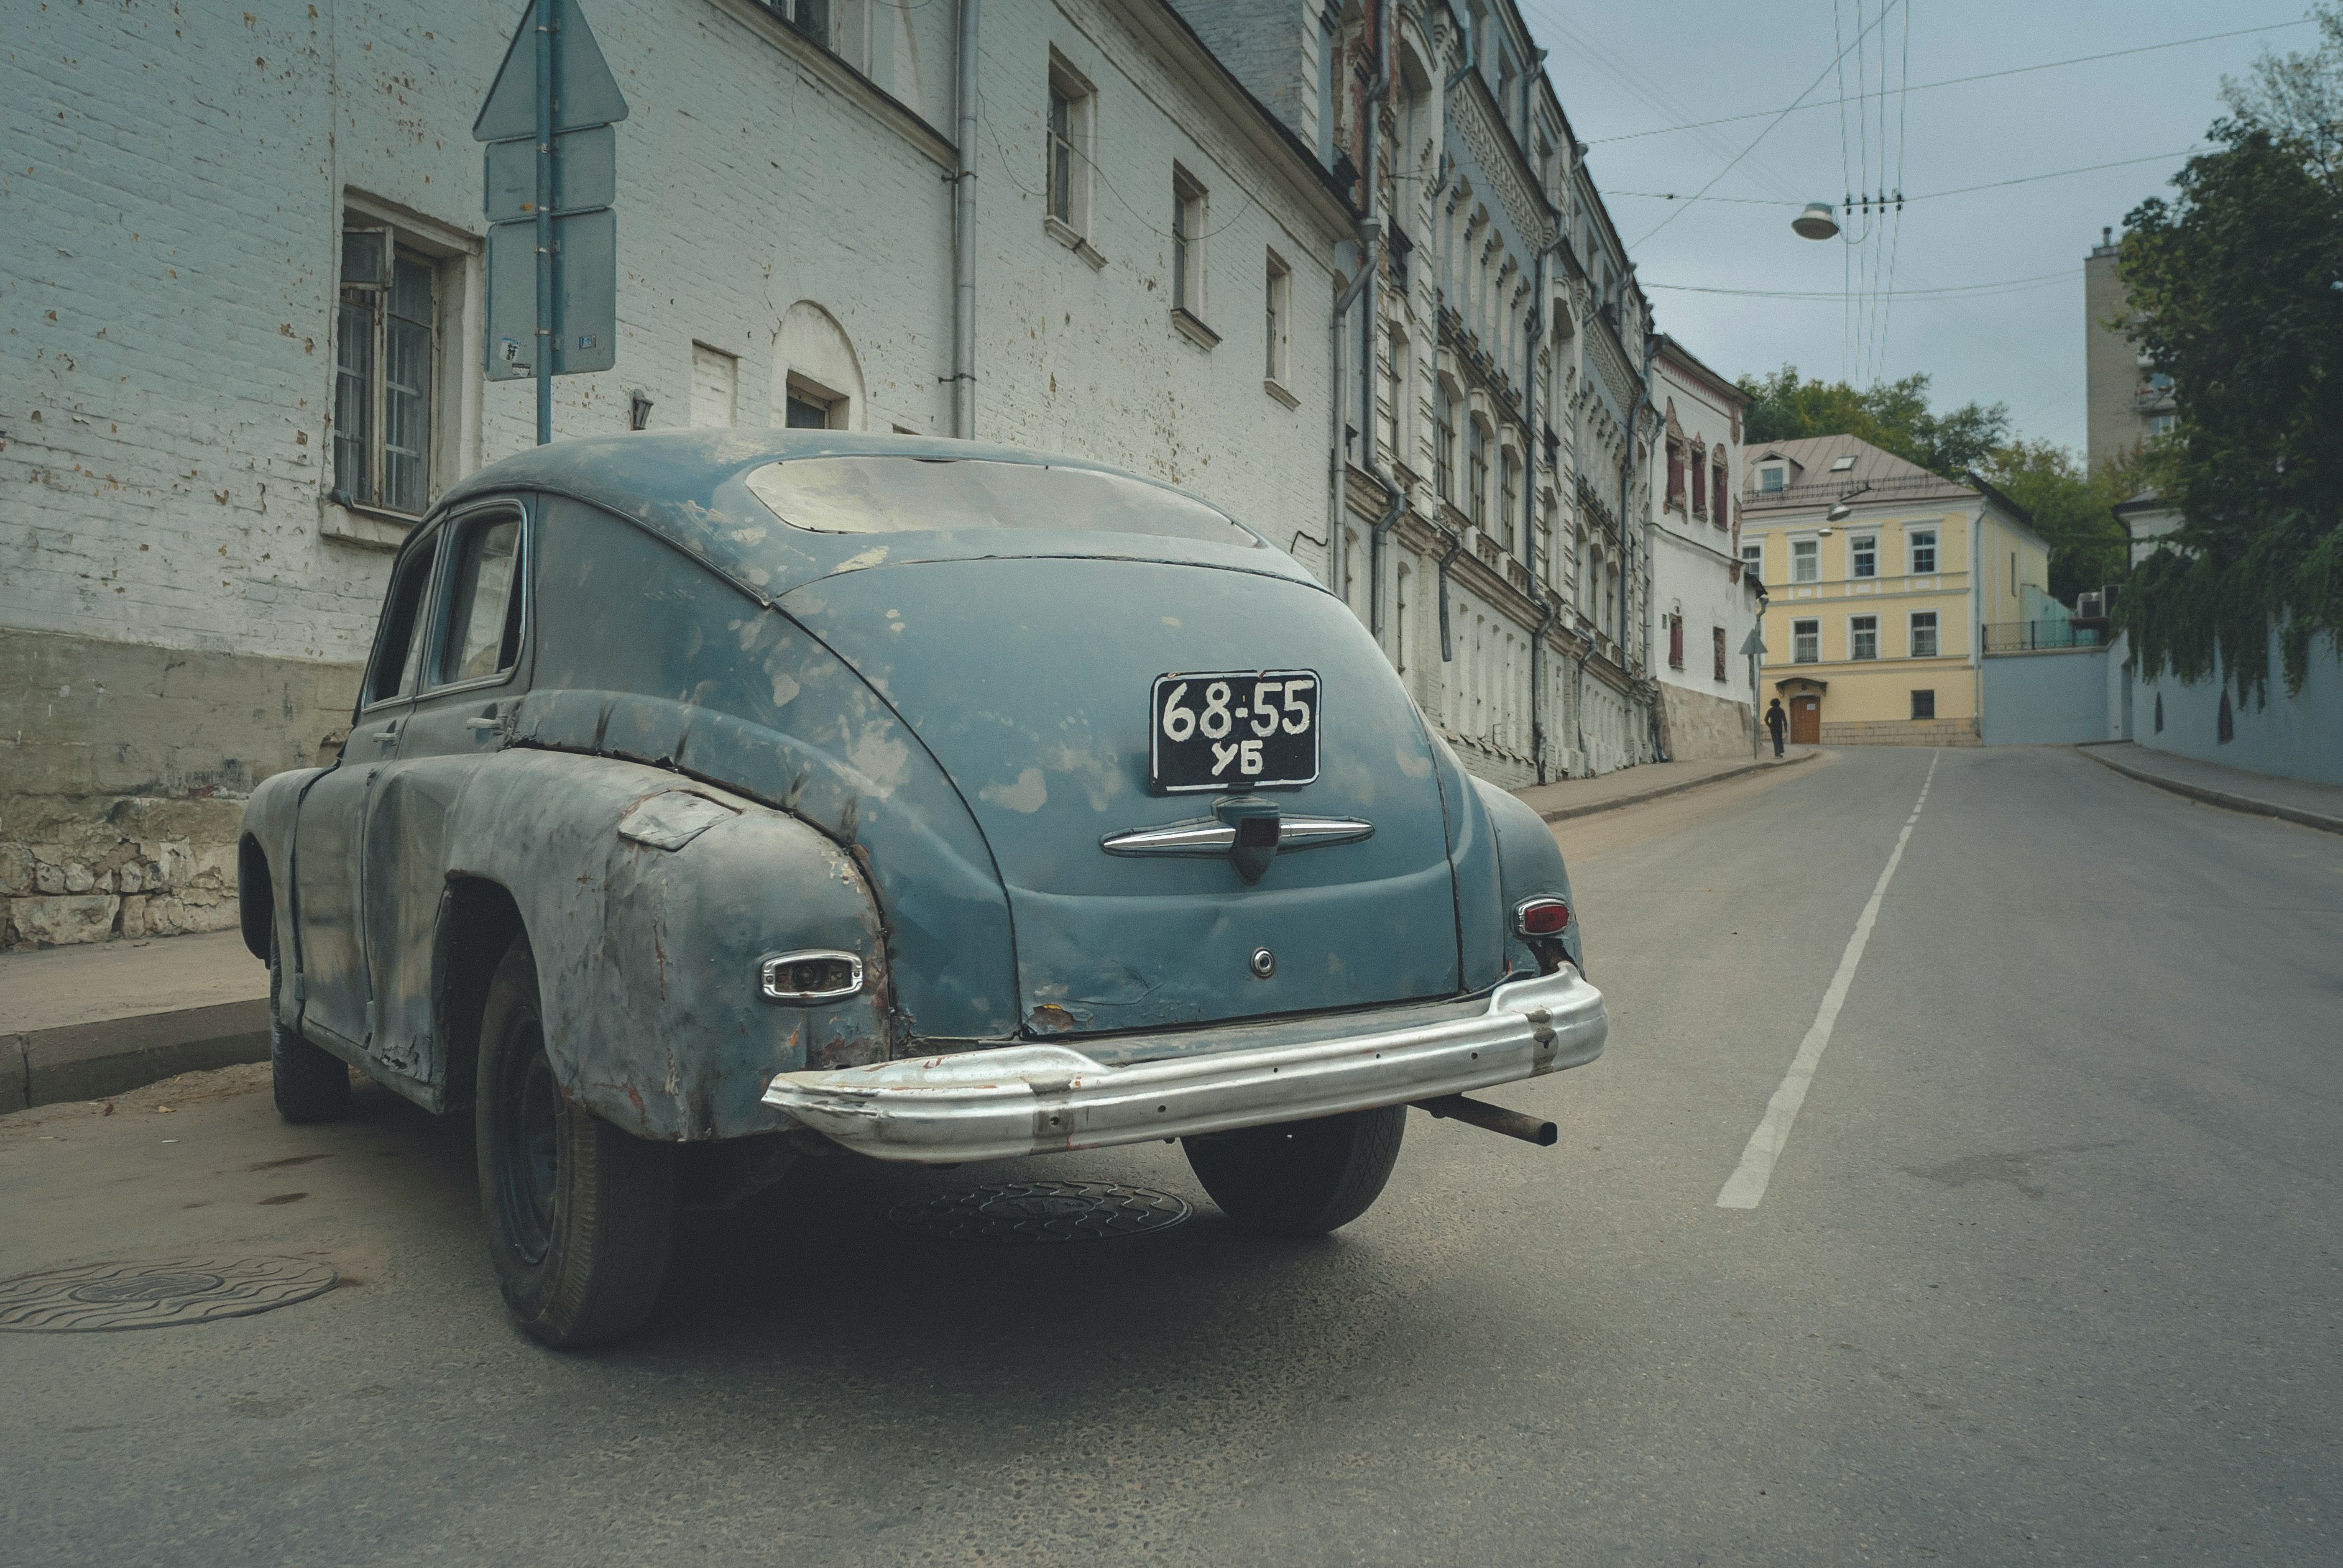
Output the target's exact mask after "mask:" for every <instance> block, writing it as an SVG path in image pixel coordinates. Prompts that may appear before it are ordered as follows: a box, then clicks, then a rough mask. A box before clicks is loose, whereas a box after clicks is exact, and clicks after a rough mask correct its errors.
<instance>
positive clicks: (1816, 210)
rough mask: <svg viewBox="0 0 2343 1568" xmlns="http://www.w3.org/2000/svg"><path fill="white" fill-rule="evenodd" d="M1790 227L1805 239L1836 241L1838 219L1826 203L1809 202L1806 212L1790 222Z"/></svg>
mask: <svg viewBox="0 0 2343 1568" xmlns="http://www.w3.org/2000/svg"><path fill="white" fill-rule="evenodd" d="M1790 226H1791V227H1792V228H1793V229H1795V230H1796V231H1797V233H1798V235H1799V236H1800V237H1801V238H1805V239H1836V238H1837V237H1838V219H1837V217H1836V216H1834V215H1833V213H1832V211H1831V204H1830V203H1828V202H1826V201H1810V202H1808V203H1807V204H1806V210H1805V211H1804V212H1802V213H1800V214H1799V215H1798V216H1795V217H1794V218H1792V219H1791V220H1790Z"/></svg>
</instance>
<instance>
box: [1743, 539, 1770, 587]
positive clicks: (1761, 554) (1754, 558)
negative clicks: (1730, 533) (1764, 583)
mask: <svg viewBox="0 0 2343 1568" xmlns="http://www.w3.org/2000/svg"><path fill="white" fill-rule="evenodd" d="M1741 564H1742V565H1743V566H1745V567H1747V568H1749V569H1750V570H1751V571H1752V572H1755V574H1756V575H1757V576H1758V577H1760V578H1763V577H1764V576H1765V543H1764V542H1763V541H1762V540H1758V539H1750V540H1747V541H1745V543H1744V544H1743V545H1742V547H1741Z"/></svg>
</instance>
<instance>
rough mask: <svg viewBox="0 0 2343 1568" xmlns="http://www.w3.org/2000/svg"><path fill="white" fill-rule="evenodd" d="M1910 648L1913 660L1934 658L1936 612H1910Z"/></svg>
mask: <svg viewBox="0 0 2343 1568" xmlns="http://www.w3.org/2000/svg"><path fill="white" fill-rule="evenodd" d="M1911 646H1912V657H1913V658H1936V611H1935V610H1932V609H1916V610H1914V611H1913V612H1912V645H1911Z"/></svg>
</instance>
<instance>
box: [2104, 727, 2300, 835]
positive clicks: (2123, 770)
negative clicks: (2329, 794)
mask: <svg viewBox="0 0 2343 1568" xmlns="http://www.w3.org/2000/svg"><path fill="white" fill-rule="evenodd" d="M2102 744H2104V743H2102ZM2075 749H2076V750H2077V751H2079V752H2081V753H2082V754H2083V755H2084V756H2086V757H2087V758H2089V759H2091V760H2092V761H2094V762H2096V763H2097V764H2098V765H2099V766H2100V767H2102V768H2105V769H2110V770H2112V771H2114V772H2117V773H2120V774H2122V775H2123V776H2124V777H2125V778H2127V779H2138V780H2139V781H2140V782H2141V783H2143V784H2153V785H2155V786H2156V787H2157V789H2169V790H2171V791H2172V792H2173V793H2174V794H2175V795H2186V796H2187V797H2188V798H2189V799H2192V800H2202V801H2204V802H2205V804H2207V806H2221V807H2226V808H2227V809H2229V810H2232V811H2244V812H2247V813H2248V814H2250V815H2252V816H2256V817H2277V818H2278V819H2282V820H2284V821H2288V822H2298V823H2300V824H2301V825H2302V826H2304V827H2306V828H2318V829H2324V830H2325V831H2327V832H2329V833H2343V817H2329V816H2328V815H2326V814H2325V813H2324V812H2320V811H2306V810H2304V809H2302V808H2301V807H2299V806H2282V805H2280V804H2278V802H2277V801H2275V800H2260V799H2255V798H2254V797H2253V796H2251V795H2235V794H2231V793H2230V792H2229V791H2228V790H2227V789H2207V787H2206V786H2204V785H2202V784H2185V783H2183V782H2181V781H2180V780H2179V779H2167V778H2166V777H2165V776H2164V775H2162V774H2160V773H2151V772H2149V771H2148V770H2147V769H2145V768H2127V767H2126V766H2125V765H2124V764H2122V763H2120V762H2118V761H2117V760H2116V759H2114V758H2112V757H2102V756H2100V755H2099V754H2098V753H2097V752H2096V751H2093V750H2091V749H2090V748H2089V744H2088V743H2086V744H2084V745H2079V746H2077V747H2076V748H2075Z"/></svg>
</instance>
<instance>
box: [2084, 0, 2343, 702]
mask: <svg viewBox="0 0 2343 1568" xmlns="http://www.w3.org/2000/svg"><path fill="white" fill-rule="evenodd" d="M2319 23H2320V26H2321V31H2322V33H2323V35H2324V43H2323V45H2322V47H2321V48H2320V50H2319V51H2318V53H2316V54H2314V55H2290V56H2287V57H2285V58H2284V59H2278V58H2277V57H2274V56H2265V58H2264V60H2263V62H2262V64H2261V65H2260V66H2258V68H2257V71H2256V74H2255V78H2254V80H2253V82H2251V83H2249V84H2247V85H2238V84H2236V83H2230V84H2228V88H2229V96H2230V105H2231V107H2232V109H2233V110H2235V111H2236V113H2235V115H2234V116H2233V117H2231V118H2228V119H2225V120H2221V121H2217V122H2216V123H2215V125H2214V126H2213V130H2212V136H2213V139H2215V140H2216V141H2217V142H2219V143H2220V144H2222V145H2221V146H2220V147H2219V149H2218V150H2217V151H2214V152H2210V153H2206V154H2204V155H2202V156H2198V157H2196V158H2192V159H2190V160H2189V162H2188V164H2187V167H2185V168H2184V169H2182V171H2181V172H2180V174H2179V175H2178V176H2177V177H2176V178H2175V179H2174V181H2173V185H2174V186H2175V187H2176V194H2175V195H2174V196H2172V197H2171V198H2170V199H2169V200H2167V199H2166V198H2164V197H2161V196H2157V197H2152V198H2150V199H2149V200H2147V201H2146V202H2143V203H2141V204H2140V206H2138V207H2137V208H2136V209H2134V210H2133V212H2132V213H2131V215H2130V216H2129V217H2128V218H2127V220H2126V227H2127V231H2128V232H2127V234H2126V236H2125V238H2124V242H2123V250H2122V254H2121V256H2120V257H2119V259H2118V261H2117V268H2118V271H2119V273H2120V275H2121V276H2122V278H2123V281H2124V285H2125V287H2126V289H2127V293H2128V296H2129V300H2130V316H2129V317H2128V319H2127V321H2126V323H2125V326H2126V327H2127V330H2128V331H2129V332H2130V334H2131V336H2132V337H2133V338H2134V339H2135V340H2136V341H2137V343H2138V344H2139V345H2140V347H2141V349H2142V351H2143V353H2144V355H2145V356H2146V357H2147V361H2148V363H2149V364H2150V365H2151V366H2152V367H2154V368H2156V369H2157V370H2159V371H2162V372H2164V373H2165V374H2167V375H2169V376H2170V377H2172V378H2173V381H2174V384H2175V385H2174V397H2175V403H2176V407H2177V413H2178V416H2179V417H2178V420H2177V426H2176V428H2175V429H2174V431H2173V432H2172V434H2171V435H2170V436H2168V437H2166V438H2165V439H2164V440H2161V441H2159V442H2157V443H2156V444H2155V445H2154V446H2153V447H2151V448H2150V450H2149V452H2148V454H2147V466H2148V475H2149V477H2150V479H2151V481H2152V482H2153V483H2154V484H2155V486H2156V487H2157V489H2158V490H2159V491H2160V492H2161V493H2162V494H2163V495H2164V496H2165V498H2167V500H2168V501H2170V502H2172V503H2173V504H2174V505H2175V506H2176V507H2177V509H2178V511H2179V512H2180V514H2181V518H2182V522H2181V526H2180V528H2178V530H2177V531H2176V532H2175V533H2174V534H2172V535H2171V536H2170V539H2171V543H2172V545H2173V546H2174V547H2175V548H2170V549H2167V550H2165V551H2162V552H2159V553H2158V554H2157V555H2156V556H2154V557H2152V558H2149V559H2148V560H2147V561H2145V562H2143V563H2142V564H2141V565H2140V567H2139V568H2138V569H2137V571H2136V572H2135V573H2134V574H2133V577H2132V580H2131V583H2130V585H2129V588H2128V589H2127V592H2126V593H2125V595H2124V596H2123V598H2121V599H2120V600H2119V601H2118V604H2117V617H2118V621H2119V624H2120V625H2122V626H2123V627H2124V628H2125V629H2127V631H2129V632H2130V633H2131V635H2132V642H2133V646H2134V648H2135V650H2136V651H2137V655H2138V658H2139V659H2140V661H2141V668H2143V669H2144V670H2145V671H2146V672H2147V674H2149V675H2151V676H2153V675H2156V674H2159V673H2161V672H2162V670H2163V669H2164V668H2166V667H2167V665H2168V666H2170V667H2171V668H2173V669H2175V670H2176V671H2177V673H2178V674H2179V675H2180V676H2181V677H2182V678H2184V679H2190V680H2195V679H2202V678H2206V677H2207V676H2214V675H2217V676H2218V677H2219V678H2221V679H2223V680H2225V681H2227V682H2230V683H2233V684H2234V686H2235V689H2236V690H2237V695H2238V696H2239V697H2240V698H2241V699H2243V698H2246V697H2253V698H2255V699H2258V700H2264V701H2266V700H2267V699H2268V680H2269V668H2268V666H2269V658H2268V631H2269V628H2270V626H2271V625H2272V624H2273V623H2275V624H2276V625H2277V626H2278V629H2279V647H2280V648H2281V650H2282V658H2283V660H2284V665H2285V673H2286V682H2287V686H2288V689H2289V690H2294V689H2299V688H2300V686H2301V683H2302V681H2303V679H2304V678H2305V677H2306V676H2307V675H2308V669H2309V655H2310V646H2311V642H2312V639H2313V638H2315V637H2316V636H2317V635H2318V633H2319V632H2321V631H2335V630H2338V629H2343V172H2338V158H2337V156H2336V155H2337V149H2338V146H2343V127H2339V126H2338V125H2337V124H2336V123H2335V116H2336V115H2337V114H2338V106H2343V7H2338V6H2337V5H2333V4H2328V5H2324V6H2321V7H2320V9H2319Z"/></svg>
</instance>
